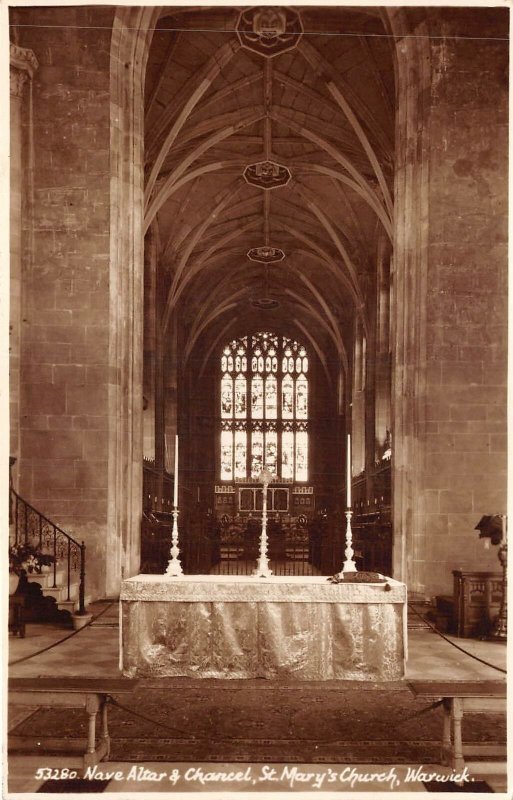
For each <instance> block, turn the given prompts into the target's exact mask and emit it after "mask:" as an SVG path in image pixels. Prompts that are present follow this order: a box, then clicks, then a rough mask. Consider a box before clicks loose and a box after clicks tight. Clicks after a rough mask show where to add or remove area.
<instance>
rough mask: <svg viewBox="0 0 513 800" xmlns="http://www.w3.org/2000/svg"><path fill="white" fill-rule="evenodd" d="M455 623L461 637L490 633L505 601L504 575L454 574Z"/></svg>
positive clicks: (482, 573) (484, 573)
mask: <svg viewBox="0 0 513 800" xmlns="http://www.w3.org/2000/svg"><path fill="white" fill-rule="evenodd" d="M452 574H453V576H454V620H455V628H456V634H457V635H458V636H483V635H486V634H487V633H489V631H490V628H491V626H492V624H493V621H494V619H495V617H496V616H497V614H498V613H499V607H500V603H501V597H502V572H500V571H498V572H466V571H463V570H459V569H456V570H453V573H452Z"/></svg>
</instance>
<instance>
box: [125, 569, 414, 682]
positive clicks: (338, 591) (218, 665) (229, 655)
mask: <svg viewBox="0 0 513 800" xmlns="http://www.w3.org/2000/svg"><path fill="white" fill-rule="evenodd" d="M227 578H230V580H226V579H227ZM390 584H391V586H392V589H391V591H388V592H385V591H384V589H383V585H382V584H375V585H370V584H352V585H347V586H344V585H340V584H328V583H326V579H325V578H322V577H316V578H282V579H279V578H277V577H276V578H274V577H273V578H272V579H261V580H260V579H257V578H249V577H248V578H243V577H239V576H187V577H186V578H179V579H165V578H163V577H162V576H149V575H148V576H147V575H139V576H136V578H131V579H129V580H128V581H124V582H123V584H122V591H121V600H122V645H123V674H124V675H126V676H128V677H134V676H146V677H149V676H166V677H177V676H187V677H194V678H200V677H201V678H275V679H276V678H278V679H286V680H291V679H297V680H333V679H337V680H372V681H378V680H380V681H382V680H397V679H400V678H401V677H403V675H404V658H405V636H404V629H403V625H404V615H403V610H404V601H405V597H406V587H405V586H404V584H400V583H398V582H397V581H392V580H390ZM309 590H310V594H311V595H312V597H311V598H310V599H308V593H309ZM136 591H138V592H140V597H139V599H135V597H134V594H135V592H136ZM355 592H356V593H357V594H355ZM150 597H153V599H150ZM227 597H228V599H227ZM276 597H278V598H279V599H278V600H277V599H276ZM355 597H357V598H358V599H354V598H355Z"/></svg>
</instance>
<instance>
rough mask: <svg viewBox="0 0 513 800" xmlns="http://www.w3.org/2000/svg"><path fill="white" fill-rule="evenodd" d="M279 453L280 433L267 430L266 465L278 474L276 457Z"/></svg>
mask: <svg viewBox="0 0 513 800" xmlns="http://www.w3.org/2000/svg"><path fill="white" fill-rule="evenodd" d="M277 455H278V434H277V433H274V432H273V431H267V433H266V434H265V465H266V467H267V468H268V469H270V470H271V472H272V473H273V474H274V475H276V458H277Z"/></svg>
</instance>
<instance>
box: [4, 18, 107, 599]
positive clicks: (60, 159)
mask: <svg viewBox="0 0 513 800" xmlns="http://www.w3.org/2000/svg"><path fill="white" fill-rule="evenodd" d="M56 12H57V15H56ZM112 15H113V12H112V10H109V9H99V8H97V9H94V11H91V10H88V9H86V8H69V9H65V8H59V9H57V10H55V9H46V10H44V9H41V8H39V9H38V11H37V23H38V24H40V25H47V26H52V25H53V24H55V25H58V26H65V27H64V28H63V29H62V30H61V29H60V28H58V27H57V28H55V27H46V28H45V31H44V38H43V42H44V45H43V46H42V45H41V38H42V37H41V36H40V33H39V31H38V29H37V28H30V27H23V28H20V29H19V30H20V31H21V32H20V34H19V36H20V40H21V43H22V44H23V45H24V46H25V47H29V48H31V49H32V50H33V51H34V53H35V54H36V57H37V59H38V61H39V69H38V71H37V73H36V74H35V76H34V85H33V111H32V118H31V115H29V114H28V113H27V108H25V114H24V125H25V142H26V143H27V142H28V141H29V140H30V138H31V137H30V135H29V134H30V127H31V126H33V129H32V140H33V165H34V166H33V207H32V209H30V207H29V206H28V204H29V201H30V198H27V203H26V204H25V214H24V231H23V238H24V253H23V283H24V296H23V299H24V306H23V309H22V323H21V328H22V331H21V365H22V366H21V409H20V411H21V419H20V439H21V444H20V456H21V458H20V483H19V490H20V493H21V494H22V495H23V496H24V497H25V498H26V499H27V500H28V501H29V502H31V503H32V504H33V505H35V507H36V508H38V509H39V510H41V511H42V512H43V513H45V514H47V515H48V516H49V517H50V518H51V519H52V520H53V521H54V522H56V523H57V524H59V525H60V526H62V527H63V528H64V530H66V531H67V532H69V533H71V534H72V535H73V536H75V537H76V538H78V539H79V540H82V539H84V540H85V542H86V545H87V547H88V564H89V565H90V569H89V575H88V594H90V593H92V594H95V593H97V592H98V591H99V592H100V593H101V592H102V589H103V577H102V575H103V573H102V570H103V568H104V562H105V546H104V542H105V534H106V524H107V476H108V451H107V447H108V439H107V429H108V405H107V401H108V385H109V382H110V381H111V380H112V379H113V376H112V375H111V374H110V368H109V224H110V220H109V216H110V214H109V202H110V172H109V136H110V102H109V68H110V64H109V55H110V36H111V30H110V27H109V26H110V25H111V23H112ZM14 21H16V22H21V23H30V22H32V21H33V14H32V13H31V11H30V9H26V10H22V9H17V10H16V11H15V12H14ZM92 25H94V26H95V27H94V28H92V29H89V30H88V29H87V27H88V26H92ZM102 26H106V29H105V30H102V29H101V28H102ZM26 163H27V162H25V164H26ZM31 218H32V220H33V223H31ZM93 563H94V569H93V567H92V565H93Z"/></svg>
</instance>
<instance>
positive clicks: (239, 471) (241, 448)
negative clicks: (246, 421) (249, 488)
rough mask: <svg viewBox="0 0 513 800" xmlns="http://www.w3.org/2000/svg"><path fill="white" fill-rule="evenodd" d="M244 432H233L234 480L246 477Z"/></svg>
mask: <svg viewBox="0 0 513 800" xmlns="http://www.w3.org/2000/svg"><path fill="white" fill-rule="evenodd" d="M246 446H247V445H246V431H235V478H245V477H246Z"/></svg>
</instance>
